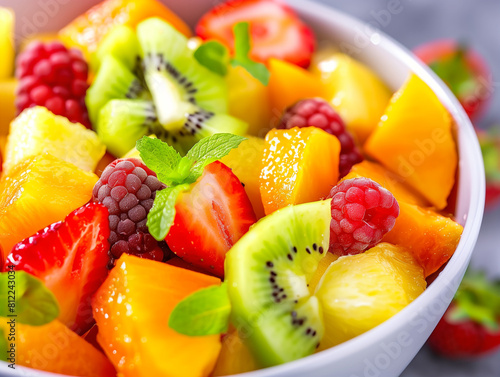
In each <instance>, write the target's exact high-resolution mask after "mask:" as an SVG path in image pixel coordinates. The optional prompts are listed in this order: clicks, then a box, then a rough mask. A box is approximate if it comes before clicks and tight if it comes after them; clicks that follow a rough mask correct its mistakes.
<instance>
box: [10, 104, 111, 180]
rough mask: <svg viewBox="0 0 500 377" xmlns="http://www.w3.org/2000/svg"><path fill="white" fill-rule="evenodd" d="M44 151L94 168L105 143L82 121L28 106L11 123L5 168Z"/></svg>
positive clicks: (101, 154)
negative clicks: (76, 121) (71, 119)
mask: <svg viewBox="0 0 500 377" xmlns="http://www.w3.org/2000/svg"><path fill="white" fill-rule="evenodd" d="M45 152H46V153H49V154H51V155H52V156H54V157H58V158H60V159H61V160H64V161H67V162H71V163H72V164H75V165H76V166H78V167H79V168H80V169H83V170H86V171H94V170H95V167H96V166H97V163H98V162H99V160H100V159H101V158H102V156H103V155H104V153H105V152H106V147H105V146H104V144H103V143H102V142H101V141H100V140H99V138H98V137H97V134H96V133H95V132H94V131H91V130H89V129H87V128H85V127H84V126H83V125H81V124H79V123H71V122H70V121H69V120H68V119H66V118H65V117H62V116H58V115H54V114H52V113H51V112H50V111H49V110H47V109H46V108H45V107H41V106H37V107H32V108H29V109H26V110H24V111H23V112H22V113H21V114H20V115H19V116H18V117H17V118H16V119H15V120H14V121H13V122H12V123H11V125H10V134H9V138H8V142H7V147H6V153H5V161H4V165H3V168H4V170H5V172H6V174H8V171H9V169H10V168H11V167H13V166H15V165H16V164H18V163H19V162H20V161H23V160H24V159H26V158H28V157H31V156H35V155H38V154H41V153H45Z"/></svg>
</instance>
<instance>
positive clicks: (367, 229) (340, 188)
mask: <svg viewBox="0 0 500 377" xmlns="http://www.w3.org/2000/svg"><path fill="white" fill-rule="evenodd" d="M328 197H329V198H332V220H331V222H330V251H331V252H332V253H334V254H337V255H347V254H359V253H361V252H363V251H364V250H366V249H369V248H371V247H373V246H375V245H376V244H377V243H379V242H380V240H381V239H382V237H383V236H384V235H385V234H386V233H387V232H389V231H390V230H391V229H392V228H393V227H394V223H395V222H396V218H397V217H398V215H399V204H398V202H397V201H396V199H395V198H394V196H393V195H392V194H391V193H390V192H389V191H388V190H387V189H385V188H383V187H382V186H380V185H379V184H378V183H376V182H374V181H372V180H371V179H368V178H353V179H347V180H345V181H342V182H341V183H340V184H338V185H337V186H335V187H333V188H332V190H331V191H330V194H329V195H328Z"/></svg>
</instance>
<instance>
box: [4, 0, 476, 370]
mask: <svg viewBox="0 0 500 377" xmlns="http://www.w3.org/2000/svg"><path fill="white" fill-rule="evenodd" d="M164 2H165V3H166V4H167V5H168V6H169V7H170V8H171V9H172V10H174V11H175V12H176V13H177V14H179V15H180V16H181V17H182V18H183V19H184V20H186V21H187V22H189V23H190V24H191V25H193V24H194V23H195V22H196V20H197V19H198V18H199V17H200V16H201V15H202V14H203V13H204V12H205V11H207V10H208V9H209V8H211V7H212V6H213V5H214V4H215V3H217V1H214V0H190V1H179V0H164ZM96 3H98V1H97V0H88V1H84V0H80V1H78V2H76V1H75V2H73V1H71V2H70V0H45V1H38V2H36V3H35V2H32V1H30V0H3V1H2V5H7V6H10V7H12V8H13V9H14V10H15V11H16V16H17V20H18V24H17V36H18V37H20V38H22V37H23V36H25V35H26V34H27V33H32V32H34V31H36V32H42V31H50V30H57V29H58V28H60V27H61V26H63V25H65V24H66V23H67V22H68V21H70V20H71V19H72V18H73V17H75V16H77V15H78V14H80V13H81V12H82V11H84V10H86V9H87V8H89V7H90V6H91V5H94V4H96ZM288 3H289V4H290V5H291V6H293V7H294V8H295V9H296V10H297V12H298V13H299V14H300V16H301V17H302V18H303V19H304V20H305V21H306V22H307V23H308V24H309V25H311V26H312V27H314V29H315V31H316V33H317V35H318V39H319V40H320V41H325V40H328V41H331V42H333V43H335V44H337V45H338V46H340V47H341V49H344V50H346V52H349V53H351V54H352V55H353V56H354V57H355V58H357V59H359V60H361V61H362V62H364V63H365V64H367V65H368V66H370V67H371V68H372V69H373V70H374V71H375V72H376V73H377V74H379V75H380V77H381V78H382V79H383V80H384V81H385V82H386V83H387V85H388V86H389V87H390V88H391V89H392V90H396V89H398V88H399V87H400V86H401V84H402V83H403V81H404V80H405V78H406V77H407V76H408V73H409V72H410V71H412V72H414V73H415V74H417V75H418V76H420V77H421V78H422V80H424V81H425V82H426V83H427V84H428V85H429V86H430V87H431V88H432V90H433V91H434V92H435V93H436V94H437V96H438V97H439V99H440V100H441V101H442V103H443V104H444V105H445V106H446V108H447V109H448V110H449V112H450V113H451V115H452V117H453V118H454V120H455V122H456V124H457V125H458V132H457V134H458V148H459V151H460V159H459V169H460V174H459V190H458V198H457V207H456V214H455V215H456V219H457V221H458V222H460V223H461V224H462V225H464V232H463V235H462V238H461V240H460V243H459V245H458V247H457V250H456V252H455V254H454V255H453V257H452V258H451V259H450V261H449V262H448V264H447V266H446V267H445V268H444V270H443V271H442V272H441V273H440V274H439V276H438V277H437V278H436V280H435V281H434V282H433V283H432V284H431V285H430V286H429V287H428V288H427V290H426V291H425V292H424V293H422V295H420V297H418V298H417V299H416V300H415V301H414V302H412V303H411V304H410V305H408V306H407V307H406V308H405V309H403V310H402V311H401V312H400V313H398V314H396V315H395V316H393V317H392V318H391V319H389V320H387V321H386V322H384V323H382V324H381V325H380V326H377V327H376V328H374V329H373V330H371V331H368V332H367V333H365V334H363V335H360V336H358V337H356V338H354V339H352V340H350V341H347V342H345V343H343V344H341V345H339V346H336V347H334V348H331V349H329V350H326V351H323V352H320V353H318V354H315V355H312V356H309V357H306V358H303V359H301V360H297V361H294V362H291V363H287V364H285V365H281V366H277V367H273V368H268V369H264V370H260V371H256V372H251V373H247V374H245V376H247V377H271V376H273V377H277V376H288V377H294V376H296V377H302V376H318V377H319V376H325V377H326V376H329V377H332V376H342V377H377V376H384V377H391V376H398V375H399V374H400V373H401V372H402V371H403V370H404V369H405V368H406V366H407V365H408V364H409V363H410V361H411V360H412V359H413V357H414V356H415V355H416V353H417V352H418V351H419V349H420V348H421V347H422V345H423V344H424V342H425V341H426V339H427V338H428V337H429V335H430V334H431V332H432V330H433V329H434V327H435V326H436V324H437V323H438V321H439V319H440V318H441V316H442V315H443V313H444V311H445V310H446V308H447V306H448V304H449V303H450V301H451V299H452V298H453V295H454V294H455V291H456V290H457V288H458V285H459V284H460V281H461V279H462V277H463V274H464V272H465V269H466V268H467V265H468V263H469V260H470V257H471V254H472V251H473V248H474V244H475V243H476V240H477V236H478V234H479V228H480V225H481V220H482V215H483V209H484V191H485V183H484V169H483V163H482V157H481V152H480V148H479V144H478V141H477V138H476V134H475V132H474V129H473V127H472V125H471V123H470V121H469V119H468V117H467V115H466V114H465V112H464V111H463V109H462V108H461V106H460V104H459V102H458V101H457V100H456V98H455V97H454V96H453V95H452V93H451V92H450V90H449V89H448V88H447V87H446V86H445V85H444V84H443V82H442V81H441V80H439V78H438V77H437V76H436V75H435V74H434V73H432V71H430V70H429V69H428V68H427V67H425V66H424V65H423V64H422V63H420V62H419V61H418V60H417V59H416V58H415V57H414V56H413V55H412V54H411V53H410V52H409V51H408V50H407V49H405V48H404V47H402V46H401V45H399V44H398V43H397V42H395V41H393V40H392V39H391V38H389V37H387V36H386V35H384V34H383V33H381V32H380V31H378V30H375V29H374V28H373V26H371V25H367V24H363V23H361V22H359V21H357V20H355V19H353V18H351V17H349V16H347V15H345V14H343V13H341V12H338V11H336V10H334V9H332V8H329V7H326V6H323V5H320V4H317V3H314V2H311V1H306V0H289V1H288ZM388 12H389V10H388ZM388 14H390V13H388ZM0 375H6V376H15V375H29V376H40V377H41V376H54V374H50V373H43V372H37V371H34V370H32V369H29V368H22V367H17V368H16V371H11V370H10V369H9V368H7V365H6V364H5V363H3V362H0ZM157 377H161V376H157Z"/></svg>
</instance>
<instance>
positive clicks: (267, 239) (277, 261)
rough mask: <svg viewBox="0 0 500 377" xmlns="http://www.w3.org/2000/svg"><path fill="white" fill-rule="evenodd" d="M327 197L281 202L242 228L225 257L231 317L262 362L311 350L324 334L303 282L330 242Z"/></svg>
mask: <svg viewBox="0 0 500 377" xmlns="http://www.w3.org/2000/svg"><path fill="white" fill-rule="evenodd" d="M330 220H331V209H330V201H329V200H328V201H320V202H314V203H306V204H301V205H296V206H289V207H286V208H283V209H281V210H279V211H276V212H275V213H273V214H271V215H269V216H268V217H265V218H264V219H262V220H261V221H260V222H258V223H257V224H256V225H255V226H254V227H253V228H251V230H250V231H249V232H248V233H247V234H245V235H244V236H243V237H242V238H241V239H240V240H239V241H238V242H237V243H236V244H235V245H234V246H233V248H232V249H231V250H230V251H229V253H228V254H227V257H226V265H225V266H226V271H225V272H226V282H227V286H228V291H229V297H230V299H231V304H232V308H233V322H234V325H235V326H236V327H237V328H238V329H239V331H240V332H241V334H245V336H243V335H242V337H243V338H244V339H243V340H244V341H245V342H246V343H247V345H248V347H249V348H250V350H251V351H252V353H253V354H254V356H255V358H256V360H257V362H258V363H259V364H260V366H261V367H268V366H272V365H277V364H282V363H286V362H288V361H291V360H295V359H298V358H301V357H303V356H307V355H309V354H312V353H313V352H314V351H315V349H316V347H317V345H318V343H319V342H320V341H321V338H322V336H323V332H324V328H323V319H322V314H321V310H320V306H319V302H318V300H317V298H316V297H315V296H312V295H311V293H310V292H309V289H308V287H307V285H308V283H309V281H310V280H311V278H312V276H313V275H314V272H315V271H316V269H317V267H318V264H319V261H320V260H321V259H322V258H323V257H324V256H325V254H324V253H323V252H321V253H320V250H322V251H323V250H326V248H327V247H328V242H329V234H330V233H329V232H330V231H329V229H330Z"/></svg>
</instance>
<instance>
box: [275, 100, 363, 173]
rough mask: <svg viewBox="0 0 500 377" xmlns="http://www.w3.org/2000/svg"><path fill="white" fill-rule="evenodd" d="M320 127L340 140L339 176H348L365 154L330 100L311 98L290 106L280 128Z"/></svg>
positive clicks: (282, 118)
mask: <svg viewBox="0 0 500 377" xmlns="http://www.w3.org/2000/svg"><path fill="white" fill-rule="evenodd" d="M293 127H318V128H321V129H322V130H323V131H325V132H328V133H329V134H331V135H334V136H336V137H337V139H339V141H340V146H341V149H340V163H339V177H340V178H342V177H344V176H346V175H347V174H348V173H349V171H350V170H351V168H352V166H353V165H355V164H357V163H359V162H361V161H363V155H362V154H361V152H360V150H359V148H358V147H357V146H356V144H355V143H354V139H353V137H352V135H351V134H350V133H349V131H347V130H346V127H345V124H344V122H343V121H342V118H341V117H340V115H339V114H337V112H336V111H335V110H333V108H332V107H331V106H330V104H329V103H328V102H326V101H325V100H323V99H321V98H309V99H304V100H301V101H299V102H297V103H296V104H295V105H293V106H291V107H289V108H288V109H287V110H286V111H285V113H284V114H283V116H282V117H281V121H280V125H279V126H278V128H284V129H290V128H293Z"/></svg>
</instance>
